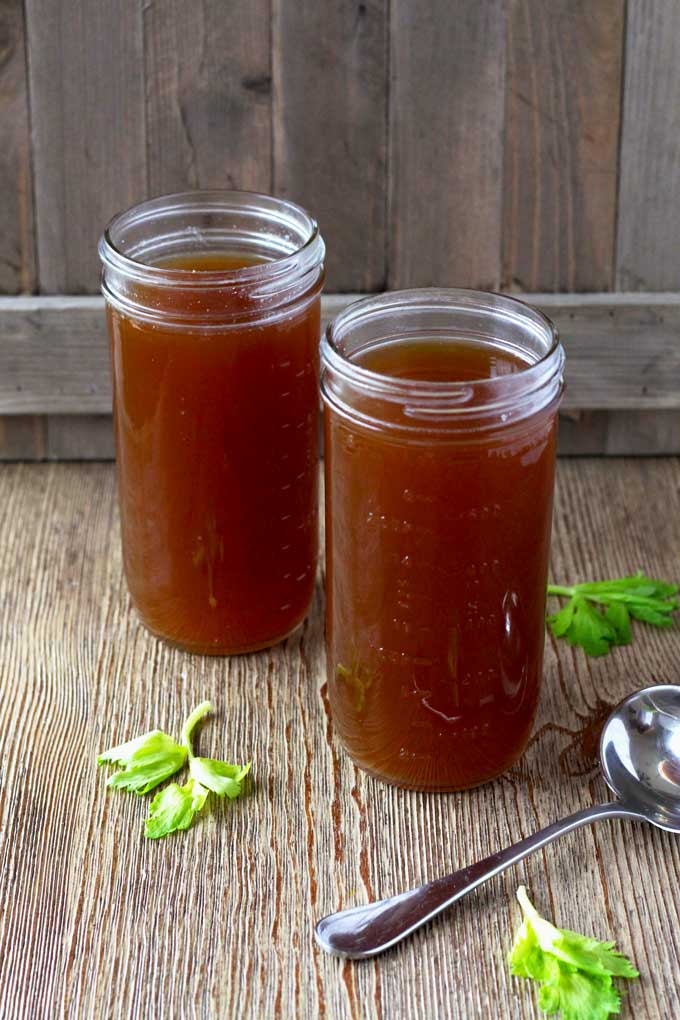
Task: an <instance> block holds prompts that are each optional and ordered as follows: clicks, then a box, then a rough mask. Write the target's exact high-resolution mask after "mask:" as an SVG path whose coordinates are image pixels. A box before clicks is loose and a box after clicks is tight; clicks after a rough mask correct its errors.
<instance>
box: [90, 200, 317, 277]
mask: <svg viewBox="0 0 680 1020" xmlns="http://www.w3.org/2000/svg"><path fill="white" fill-rule="evenodd" d="M192 219H197V220H199V221H200V220H201V219H203V220H204V221H205V222H206V223H207V222H208V221H209V220H213V221H214V223H215V225H214V226H212V227H208V226H203V227H201V226H200V225H198V224H196V223H193V224H192V223H191V222H190V221H191V220H192ZM258 219H259V221H260V222H261V223H266V224H267V227H268V230H267V231H262V230H255V229H253V226H252V223H253V221H255V220H258ZM185 220H186V222H184V221H185ZM220 221H222V222H220ZM161 227H164V230H161V229H160V228H161ZM154 228H155V229H154ZM235 243H236V244H237V246H238V247H239V250H242V251H243V252H244V253H252V254H258V255H261V256H263V259H262V261H260V262H257V263H255V264H252V265H245V266H243V267H241V268H237V269H203V268H202V269H201V270H200V271H195V270H191V269H185V268H177V267H173V266H167V265H162V264H160V265H158V264H154V262H152V261H149V259H150V257H153V258H156V259H158V258H163V257H166V256H169V255H173V254H182V255H184V254H186V253H187V252H189V253H191V252H196V253H201V254H205V253H211V252H215V251H219V250H224V248H225V246H226V247H228V248H230V249H233V247H234V244H235ZM99 256H100V258H101V261H102V263H103V266H104V269H105V270H106V269H107V268H108V269H111V270H115V271H116V272H122V273H123V274H124V275H125V277H126V279H128V280H132V281H135V282H137V283H143V284H148V285H152V286H155V287H164V286H165V287H174V286H176V285H178V284H179V285H181V287H182V288H196V289H205V288H225V287H230V286H242V285H243V284H246V283H248V282H251V283H254V284H257V283H258V282H259V281H262V280H265V279H266V280H268V281H269V280H271V279H273V278H277V277H284V276H287V275H289V274H290V273H291V272H297V271H303V272H304V271H305V269H306V268H307V265H308V264H313V263H315V262H319V261H321V260H322V259H323V256H324V244H323V241H322V239H321V235H320V233H319V227H318V224H317V222H316V220H315V219H314V218H313V217H312V216H310V215H309V213H308V212H306V210H305V209H303V208H302V206H299V205H296V204H295V203H294V202H289V201H288V200H286V199H280V198H274V197H272V196H270V195H264V194H260V193H258V192H254V191H236V190H233V191H227V190H221V189H210V190H208V189H205V190H196V191H185V192H176V193H174V194H170V195H161V196H158V197H156V198H152V199H149V200H148V201H145V202H141V203H139V204H138V205H135V206H132V207H131V208H130V209H126V210H124V211H123V212H120V213H118V214H117V215H116V216H114V217H113V218H112V219H111V220H110V222H109V223H108V225H107V226H106V228H105V230H104V233H103V234H102V237H101V239H100V241H99Z"/></svg>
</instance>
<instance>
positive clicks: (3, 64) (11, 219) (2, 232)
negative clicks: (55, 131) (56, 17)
mask: <svg viewBox="0 0 680 1020" xmlns="http://www.w3.org/2000/svg"><path fill="white" fill-rule="evenodd" d="M34 286H35V252H34V243H33V188H32V181H31V153H30V123H29V112H28V91H27V71H26V40H25V26H24V8H23V3H22V2H21V0H5V2H4V3H3V4H2V6H1V7H0V293H5V294H14V293H18V292H19V291H31V290H33V288H34Z"/></svg>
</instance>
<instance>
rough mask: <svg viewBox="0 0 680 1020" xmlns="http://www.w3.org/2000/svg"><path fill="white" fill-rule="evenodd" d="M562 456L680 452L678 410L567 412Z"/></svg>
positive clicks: (562, 418)
mask: <svg viewBox="0 0 680 1020" xmlns="http://www.w3.org/2000/svg"><path fill="white" fill-rule="evenodd" d="M558 452H559V453H560V454H561V455H567V456H570V455H577V456H582V455H588V454H590V455H592V454H597V455H603V454H604V455H605V456H613V457H620V456H630V455H635V456H638V457H649V456H659V455H660V454H680V414H679V413H678V412H677V411H565V412H564V413H563V414H561V415H560V429H559V442H558Z"/></svg>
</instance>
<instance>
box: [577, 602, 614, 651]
mask: <svg viewBox="0 0 680 1020" xmlns="http://www.w3.org/2000/svg"><path fill="white" fill-rule="evenodd" d="M573 601H574V614H573V617H572V621H571V625H570V627H569V630H568V631H567V632H566V633H565V635H564V636H565V638H566V639H567V641H568V642H569V644H570V645H580V646H581V647H582V648H584V649H585V651H586V652H587V653H588V655H592V656H600V655H606V654H607V652H608V651H609V649H610V647H611V645H612V644H614V643H615V640H616V632H615V630H614V628H613V627H612V625H611V624H610V623H609V622H608V621H607V620H606V619H605V617H604V615H603V614H602V613H600V612H598V610H597V609H596V608H595V607H594V606H593V605H591V603H590V602H587V601H586V599H583V598H579V597H578V596H575V597H574V600H573Z"/></svg>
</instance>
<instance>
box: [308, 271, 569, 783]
mask: <svg viewBox="0 0 680 1020" xmlns="http://www.w3.org/2000/svg"><path fill="white" fill-rule="evenodd" d="M321 355H322V394H323V398H324V403H325V473H326V518H327V519H326V536H327V538H326V543H327V545H326V577H327V658H328V689H329V697H330V704H331V710H332V715H333V720H334V725H335V729H336V731H337V733H338V735H339V737H340V739H341V741H342V742H343V744H344V745H345V747H346V749H347V751H348V752H349V754H350V755H351V757H352V758H353V759H354V761H355V762H356V764H357V765H359V766H361V767H362V768H364V769H366V770H368V771H369V772H371V773H372V774H374V775H375V776H378V777H379V778H381V779H384V780H387V781H388V782H392V783H396V784H398V785H400V786H404V787H409V788H413V789H422V790H456V789H462V788H466V787H471V786H475V785H478V784H480V783H483V782H486V781H487V780H489V779H492V778H493V777H494V776H497V775H499V774H500V773H502V772H504V771H505V770H506V769H508V768H509V767H510V766H511V765H512V764H513V763H514V762H515V761H516V760H517V758H518V757H519V756H520V754H521V753H522V751H523V749H524V747H525V746H526V743H527V740H528V738H529V735H530V732H531V727H532V723H533V719H534V714H535V710H536V705H537V701H538V696H539V688H540V682H541V667H542V657H543V643H544V633H545V602H546V581H547V571H548V555H549V542H550V527H551V515H552V502H553V487H554V468H555V443H556V426H557V409H558V404H559V401H560V397H561V393H562V386H563V384H562V368H563V361H564V354H563V351H562V348H561V346H560V344H559V342H558V338H557V334H556V331H555V329H554V327H553V326H552V324H551V323H550V322H549V320H548V319H546V318H545V316H543V315H542V314H540V313H539V312H537V311H534V310H533V309H531V308H529V307H528V306H526V305H523V304H522V303H520V302H519V301H516V300H514V299H512V298H508V297H502V296H500V295H496V294H482V293H476V292H474V291H463V290H413V291H403V292H396V293H392V294H387V295H382V296H376V297H372V298H369V299H367V300H364V301H360V302H358V303H356V304H354V305H351V306H350V307H349V308H347V310H346V311H344V312H342V313H341V314H340V315H339V316H338V318H336V320H335V321H334V322H332V323H331V324H330V326H329V327H328V331H327V334H326V338H325V340H323V341H322V345H321Z"/></svg>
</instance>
